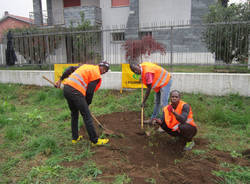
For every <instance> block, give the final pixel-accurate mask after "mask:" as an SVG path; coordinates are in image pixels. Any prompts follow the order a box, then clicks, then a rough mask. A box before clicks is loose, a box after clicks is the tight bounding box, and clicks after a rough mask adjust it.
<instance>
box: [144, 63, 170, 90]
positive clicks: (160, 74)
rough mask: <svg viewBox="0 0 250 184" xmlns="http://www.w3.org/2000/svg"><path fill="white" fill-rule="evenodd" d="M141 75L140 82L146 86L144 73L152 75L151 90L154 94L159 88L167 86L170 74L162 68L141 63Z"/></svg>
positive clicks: (152, 64)
mask: <svg viewBox="0 0 250 184" xmlns="http://www.w3.org/2000/svg"><path fill="white" fill-rule="evenodd" d="M141 67H142V68H141V69H142V71H141V73H142V82H143V83H144V84H145V85H147V83H146V73H153V74H154V78H153V81H152V89H154V91H155V92H158V91H159V90H160V88H162V87H164V86H165V85H167V84H168V81H169V80H170V74H169V73H168V71H167V70H165V69H164V68H162V67H160V66H158V65H156V64H154V63H150V62H143V63H142V64H141Z"/></svg>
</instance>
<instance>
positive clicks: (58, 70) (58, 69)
mask: <svg viewBox="0 0 250 184" xmlns="http://www.w3.org/2000/svg"><path fill="white" fill-rule="evenodd" d="M78 65H79V64H77V63H74V64H55V65H54V77H55V82H56V81H58V80H59V79H60V77H61V76H62V74H63V72H64V71H65V70H66V69H67V68H68V67H70V66H78Z"/></svg>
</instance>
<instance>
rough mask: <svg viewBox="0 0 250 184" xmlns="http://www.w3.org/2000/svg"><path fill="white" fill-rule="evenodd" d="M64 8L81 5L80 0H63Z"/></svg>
mask: <svg viewBox="0 0 250 184" xmlns="http://www.w3.org/2000/svg"><path fill="white" fill-rule="evenodd" d="M63 6H64V8H67V7H72V6H81V0H63Z"/></svg>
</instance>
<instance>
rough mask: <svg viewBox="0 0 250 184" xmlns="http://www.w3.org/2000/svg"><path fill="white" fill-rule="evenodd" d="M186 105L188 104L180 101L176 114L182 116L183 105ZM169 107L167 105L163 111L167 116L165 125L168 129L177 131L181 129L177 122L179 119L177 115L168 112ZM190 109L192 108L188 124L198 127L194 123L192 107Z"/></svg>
mask: <svg viewBox="0 0 250 184" xmlns="http://www.w3.org/2000/svg"><path fill="white" fill-rule="evenodd" d="M185 104H187V103H186V102H184V101H182V100H180V101H179V104H178V106H177V108H176V109H175V112H177V113H178V114H181V112H182V108H183V105H185ZM168 106H169V105H167V106H166V107H164V109H163V110H164V114H165V123H166V125H167V127H168V128H170V129H172V131H176V130H178V129H179V124H180V122H179V121H177V119H176V118H175V115H174V114H173V113H172V112H169V111H168ZM189 108H190V110H189V114H188V117H187V121H186V123H189V124H190V125H192V126H195V127H196V124H195V123H194V119H193V112H192V109H191V106H189Z"/></svg>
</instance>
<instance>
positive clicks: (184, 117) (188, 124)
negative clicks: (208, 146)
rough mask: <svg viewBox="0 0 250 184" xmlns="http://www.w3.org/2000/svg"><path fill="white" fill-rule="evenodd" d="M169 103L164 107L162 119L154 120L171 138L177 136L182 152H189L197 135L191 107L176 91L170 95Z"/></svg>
mask: <svg viewBox="0 0 250 184" xmlns="http://www.w3.org/2000/svg"><path fill="white" fill-rule="evenodd" d="M170 100H171V103H170V104H169V105H167V106H166V107H164V110H163V117H162V119H155V120H156V123H158V124H159V125H160V126H161V127H162V129H163V130H165V131H166V132H167V133H168V134H170V135H172V136H179V137H180V138H181V140H183V141H184V143H185V147H184V150H186V151H187V150H191V149H192V148H193V146H194V145H195V143H194V141H193V140H192V139H193V137H194V136H195V135H196V133H197V126H196V124H195V122H194V120H193V112H192V109H191V106H190V105H188V104H187V103H186V102H184V101H182V100H181V94H180V92H179V91H177V90H173V91H171V93H170Z"/></svg>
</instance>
